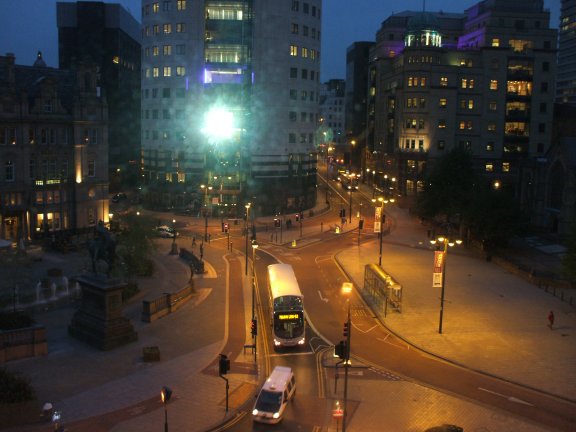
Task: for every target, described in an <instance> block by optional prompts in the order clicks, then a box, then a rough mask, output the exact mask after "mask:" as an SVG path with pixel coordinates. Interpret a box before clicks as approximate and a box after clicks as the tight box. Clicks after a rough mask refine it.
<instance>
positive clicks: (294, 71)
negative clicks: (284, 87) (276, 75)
mask: <svg viewBox="0 0 576 432" xmlns="http://www.w3.org/2000/svg"><path fill="white" fill-rule="evenodd" d="M290 78H298V68H290Z"/></svg>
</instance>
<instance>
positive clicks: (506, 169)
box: [502, 162, 510, 172]
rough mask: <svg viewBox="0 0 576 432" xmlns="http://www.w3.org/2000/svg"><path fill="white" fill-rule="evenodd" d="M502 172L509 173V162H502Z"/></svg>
mask: <svg viewBox="0 0 576 432" xmlns="http://www.w3.org/2000/svg"><path fill="white" fill-rule="evenodd" d="M502 172H510V162H502Z"/></svg>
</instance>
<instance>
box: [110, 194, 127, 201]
mask: <svg viewBox="0 0 576 432" xmlns="http://www.w3.org/2000/svg"><path fill="white" fill-rule="evenodd" d="M127 199H128V196H127V195H126V194H125V193H124V192H118V193H117V194H114V196H112V202H113V203H119V202H120V201H126V200H127Z"/></svg>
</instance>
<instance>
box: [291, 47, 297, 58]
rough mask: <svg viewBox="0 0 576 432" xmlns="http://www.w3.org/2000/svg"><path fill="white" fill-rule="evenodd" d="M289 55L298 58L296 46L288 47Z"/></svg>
mask: <svg viewBox="0 0 576 432" xmlns="http://www.w3.org/2000/svg"><path fill="white" fill-rule="evenodd" d="M290 55H291V56H292V57H296V56H298V47H297V46H296V45H290Z"/></svg>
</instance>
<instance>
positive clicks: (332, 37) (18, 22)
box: [0, 0, 561, 82]
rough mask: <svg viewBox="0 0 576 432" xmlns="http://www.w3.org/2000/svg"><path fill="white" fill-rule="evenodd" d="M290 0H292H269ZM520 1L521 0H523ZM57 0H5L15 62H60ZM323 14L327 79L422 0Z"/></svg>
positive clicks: (135, 5) (131, 6) (329, 4)
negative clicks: (353, 50) (353, 49)
mask: <svg viewBox="0 0 576 432" xmlns="http://www.w3.org/2000/svg"><path fill="white" fill-rule="evenodd" d="M268 1H289V0H268ZM518 1H521V0H518ZM560 1H561V0H544V7H545V8H548V9H550V12H551V18H550V23H551V26H552V27H554V28H558V23H559V17H560ZM56 3H57V0H0V6H1V10H2V13H1V14H0V54H1V55H5V54H6V53H8V52H11V53H14V54H15V55H16V63H17V64H22V65H32V64H33V63H34V61H35V60H36V53H37V51H38V50H40V51H42V54H43V56H44V61H45V62H46V64H47V65H48V66H50V67H57V66H58V30H57V27H56ZM106 3H120V4H122V5H123V6H124V8H125V9H127V10H128V11H130V13H131V14H132V15H133V16H134V17H135V18H136V19H137V20H138V21H140V5H141V0H116V1H110V0H107V1H106ZM323 3H324V6H323V20H322V26H323V27H322V71H321V80H322V82H324V81H327V80H328V79H331V78H345V75H346V49H347V48H348V46H350V45H351V44H352V43H353V42H356V41H373V40H375V38H376V31H377V30H378V28H379V27H380V24H381V22H382V21H384V20H385V19H386V18H387V17H388V16H390V15H391V14H393V13H397V12H402V11H404V10H422V8H423V0H405V1H402V2H401V7H399V5H396V2H395V1H392V0H324V2H323ZM476 3H477V1H476V0H427V1H426V2H425V5H426V10H428V11H440V10H442V11H444V12H456V13H462V12H464V9H466V8H469V7H470V6H472V5H474V4H476Z"/></svg>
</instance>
